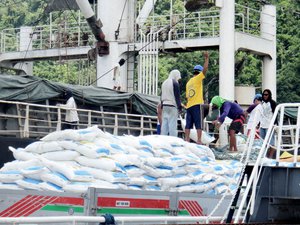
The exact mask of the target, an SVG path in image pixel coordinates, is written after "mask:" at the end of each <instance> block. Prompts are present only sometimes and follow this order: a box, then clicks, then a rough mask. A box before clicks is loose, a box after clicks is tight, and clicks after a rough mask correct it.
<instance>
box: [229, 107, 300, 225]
mask: <svg viewBox="0 0 300 225" xmlns="http://www.w3.org/2000/svg"><path fill="white" fill-rule="evenodd" d="M287 109H294V110H295V111H296V112H297V117H296V119H293V121H292V122H291V120H290V118H288V117H289V116H288V115H287V114H286V110H287ZM277 121H278V122H277ZM287 121H288V122H287ZM274 124H275V125H274ZM254 126H255V124H254ZM254 132H255V129H252V130H251V133H250V136H251V137H252V138H254V135H255V134H254ZM286 133H289V135H288V138H287V135H285V134H286ZM299 134H300V103H284V104H280V105H278V106H277V107H276V109H275V112H274V115H273V117H272V120H271V122H270V125H269V128H268V130H267V134H266V137H265V139H264V141H263V144H262V147H261V149H260V152H259V154H258V157H257V160H256V162H255V164H254V166H253V170H252V173H251V176H250V177H249V179H248V182H247V186H246V188H245V191H244V193H243V196H242V197H241V201H240V204H239V208H238V210H237V213H236V219H235V220H234V223H238V222H239V221H238V220H237V218H240V217H243V222H245V221H246V217H247V213H248V212H249V214H250V215H252V214H253V212H254V205H255V197H256V188H257V184H258V181H259V178H260V175H261V172H262V168H263V166H268V165H270V166H274V163H272V162H273V161H275V166H281V167H287V166H288V167H291V166H292V167H299V166H300V165H299V164H298V163H297V162H298V158H299V157H298V150H299V148H300V144H299ZM273 135H274V136H276V138H275V146H273V145H271V139H272V137H273ZM250 139H251V138H250ZM273 151H275V159H274V160H271V159H267V158H268V157H271V156H272V154H270V153H272V152H273ZM285 151H287V152H289V153H290V154H291V159H290V163H289V164H284V163H281V162H282V160H281V159H280V156H281V154H282V153H283V152H285ZM268 160H269V163H270V160H271V164H269V163H268ZM249 199H250V200H249ZM247 200H249V201H247ZM245 206H246V210H244V209H245ZM242 214H243V215H242Z"/></svg>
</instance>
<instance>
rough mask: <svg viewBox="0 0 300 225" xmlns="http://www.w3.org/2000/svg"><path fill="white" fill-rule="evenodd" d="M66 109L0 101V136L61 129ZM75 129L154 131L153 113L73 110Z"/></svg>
mask: <svg viewBox="0 0 300 225" xmlns="http://www.w3.org/2000/svg"><path fill="white" fill-rule="evenodd" d="M66 110H68V108H65V107H60V106H51V105H39V104H30V103H23V102H12V101H3V100H0V135H5V136H16V137H21V138H41V137H43V136H45V135H47V134H48V133H50V132H53V131H57V130H60V129H61V125H62V123H64V118H65V112H66ZM77 112H78V115H79V119H80V120H79V123H78V127H79V128H87V127H91V126H98V127H99V128H100V129H102V130H103V131H107V132H109V133H112V134H114V135H122V134H131V135H147V134H154V133H155V132H156V123H157V118H156V116H146V115H137V114H128V113H115V112H105V111H95V110H86V109H77Z"/></svg>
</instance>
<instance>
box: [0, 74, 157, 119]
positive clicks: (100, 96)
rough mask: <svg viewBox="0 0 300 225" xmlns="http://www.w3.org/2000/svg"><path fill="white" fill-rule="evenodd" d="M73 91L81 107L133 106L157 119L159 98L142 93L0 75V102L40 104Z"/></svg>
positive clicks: (30, 77) (137, 110) (141, 112)
mask: <svg viewBox="0 0 300 225" xmlns="http://www.w3.org/2000/svg"><path fill="white" fill-rule="evenodd" d="M66 89H70V90H71V91H72V92H73V95H74V98H75V100H76V102H77V103H78V104H81V105H87V104H88V105H93V106H106V107H117V106H122V107H123V106H124V104H130V105H131V107H133V109H134V112H136V113H139V114H143V115H153V116H154V115H156V106H157V104H158V102H159V97H158V96H150V95H144V94H139V93H126V92H118V91H115V90H112V89H108V88H100V87H93V86H80V85H67V84H62V83H58V82H52V81H49V80H45V79H41V78H38V77H34V76H11V75H0V90H1V91H0V99H1V100H6V101H22V102H30V103H38V102H42V101H45V100H47V99H53V98H59V97H60V96H61V95H62V94H63V92H64V90H66Z"/></svg>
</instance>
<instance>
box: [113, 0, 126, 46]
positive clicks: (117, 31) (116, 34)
mask: <svg viewBox="0 0 300 225" xmlns="http://www.w3.org/2000/svg"><path fill="white" fill-rule="evenodd" d="M127 1H128V0H126V2H125V4H124V7H123V11H122V14H121V18H120V21H119V24H118V28H117V30H116V31H115V40H118V37H119V34H120V26H121V22H122V18H123V14H124V11H125V6H126V4H127Z"/></svg>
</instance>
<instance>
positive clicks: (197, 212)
mask: <svg viewBox="0 0 300 225" xmlns="http://www.w3.org/2000/svg"><path fill="white" fill-rule="evenodd" d="M181 207H183V208H184V209H186V210H187V211H188V212H189V214H190V215H191V216H204V213H203V209H202V207H201V205H200V204H199V203H198V202H197V201H190V200H180V201H179V208H181Z"/></svg>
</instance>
